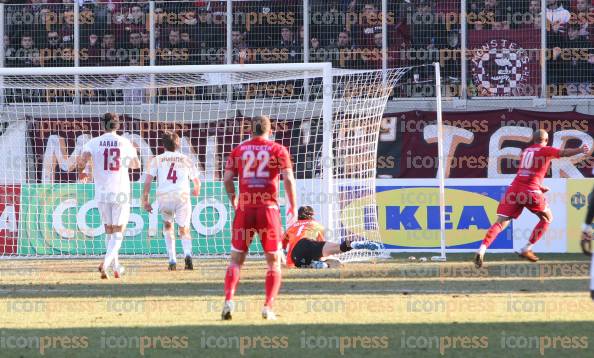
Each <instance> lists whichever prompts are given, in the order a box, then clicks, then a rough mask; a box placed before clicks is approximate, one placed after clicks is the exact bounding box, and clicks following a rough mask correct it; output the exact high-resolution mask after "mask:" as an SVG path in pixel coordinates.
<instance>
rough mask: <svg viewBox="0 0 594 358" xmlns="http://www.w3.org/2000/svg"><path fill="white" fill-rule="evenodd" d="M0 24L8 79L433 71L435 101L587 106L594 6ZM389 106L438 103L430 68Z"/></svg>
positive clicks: (264, 7)
mask: <svg viewBox="0 0 594 358" xmlns="http://www.w3.org/2000/svg"><path fill="white" fill-rule="evenodd" d="M0 12H2V13H3V14H0V21H3V24H0V25H2V26H0V34H1V35H2V37H3V39H4V40H3V41H2V42H0V65H2V66H7V67H23V66H128V65H143V66H150V65H181V64H226V63H227V64H231V63H288V62H326V61H330V62H332V63H333V65H334V66H335V67H341V68H356V69H386V68H390V67H398V66H414V65H423V64H429V63H432V62H440V64H441V70H442V78H443V82H444V83H443V87H442V92H443V95H444V97H459V98H463V99H467V98H472V97H541V98H549V97H554V96H591V95H593V94H594V89H593V83H594V79H593V77H594V48H593V47H594V25H590V22H594V7H593V5H592V0H529V1H525V0H433V1H431V0H348V1H346V0H302V1H297V0H283V1H279V0H233V1H232V0H215V1H198V0H197V1H136V2H124V1H120V0H108V1H105V0H102V1H94V0H76V2H75V3H73V2H72V1H68V0H63V1H59V0H29V3H27V4H0ZM542 14H545V16H542ZM304 15H306V16H304ZM394 96H395V97H399V98H410V97H413V98H414V97H422V98H427V97H433V96H435V87H434V75H433V72H432V69H431V67H429V66H424V67H422V66H421V67H415V69H414V70H413V71H411V72H410V75H409V76H408V77H407V78H405V79H404V80H403V82H402V84H401V85H400V86H399V87H397V88H396V89H395V91H394Z"/></svg>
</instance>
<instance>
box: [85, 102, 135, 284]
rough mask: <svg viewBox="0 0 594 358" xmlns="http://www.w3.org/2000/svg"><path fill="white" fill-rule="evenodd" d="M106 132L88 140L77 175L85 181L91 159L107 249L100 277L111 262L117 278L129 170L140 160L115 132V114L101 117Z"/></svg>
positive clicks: (126, 214) (127, 213)
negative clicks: (86, 170) (86, 169)
mask: <svg viewBox="0 0 594 358" xmlns="http://www.w3.org/2000/svg"><path fill="white" fill-rule="evenodd" d="M102 127H103V129H104V131H105V133H104V134H102V135H101V136H99V137H95V138H93V139H91V140H89V141H88V142H87V144H85V146H84V147H83V151H82V154H81V156H80V158H79V161H78V170H79V178H80V179H81V181H83V182H85V181H86V180H87V179H88V176H87V174H85V173H83V170H84V169H85V167H86V165H87V163H88V162H89V161H90V160H92V161H93V176H94V182H95V202H96V203H97V208H98V209H99V212H100V213H101V221H103V225H104V226H105V235H106V241H107V251H106V254H105V259H104V260H103V263H102V264H101V265H99V272H101V278H103V279H107V278H108V274H107V270H108V269H109V268H110V267H111V265H112V263H113V273H114V277H115V278H119V277H120V276H121V275H122V274H123V272H124V267H123V266H121V265H120V264H119V260H118V252H119V250H120V247H121V246H122V240H123V238H124V229H125V228H126V225H127V224H128V219H129V217H130V177H129V174H128V169H138V168H140V160H139V159H138V155H137V152H136V148H134V146H133V145H132V143H131V142H130V141H129V140H128V139H126V138H124V137H122V136H120V135H118V134H117V131H118V129H120V120H119V117H118V115H117V114H115V113H106V114H105V115H104V116H103V120H102Z"/></svg>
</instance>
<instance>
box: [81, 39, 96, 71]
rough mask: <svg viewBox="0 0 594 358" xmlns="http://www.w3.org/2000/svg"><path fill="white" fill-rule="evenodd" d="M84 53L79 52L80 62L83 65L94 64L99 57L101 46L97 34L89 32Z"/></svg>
mask: <svg viewBox="0 0 594 358" xmlns="http://www.w3.org/2000/svg"><path fill="white" fill-rule="evenodd" d="M85 49H86V52H85V53H81V56H80V62H81V64H82V65H83V66H95V65H97V64H98V62H99V58H100V57H101V46H100V44H99V36H97V34H90V35H89V37H88V38H87V41H86V44H85Z"/></svg>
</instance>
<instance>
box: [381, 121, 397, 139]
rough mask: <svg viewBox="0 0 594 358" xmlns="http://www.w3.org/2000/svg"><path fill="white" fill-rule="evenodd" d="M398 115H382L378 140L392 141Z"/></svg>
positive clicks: (394, 135)
mask: <svg viewBox="0 0 594 358" xmlns="http://www.w3.org/2000/svg"><path fill="white" fill-rule="evenodd" d="M397 123H398V117H384V118H382V123H381V125H380V135H379V140H380V142H393V141H395V140H396V124H397Z"/></svg>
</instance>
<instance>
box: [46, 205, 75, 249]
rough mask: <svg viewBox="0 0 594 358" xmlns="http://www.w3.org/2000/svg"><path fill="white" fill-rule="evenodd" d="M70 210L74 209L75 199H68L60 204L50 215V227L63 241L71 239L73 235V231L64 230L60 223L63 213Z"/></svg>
mask: <svg viewBox="0 0 594 358" xmlns="http://www.w3.org/2000/svg"><path fill="white" fill-rule="evenodd" d="M72 208H76V199H68V200H66V201H63V202H61V203H60V204H58V206H56V208H55V209H54V212H53V213H52V227H53V228H54V231H55V232H56V233H58V235H60V236H61V237H63V238H65V239H73V238H74V234H75V231H74V230H72V229H67V228H65V227H64V222H63V221H62V216H63V215H64V213H65V212H66V211H68V210H69V209H72Z"/></svg>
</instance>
